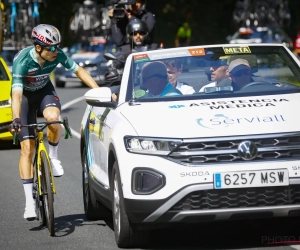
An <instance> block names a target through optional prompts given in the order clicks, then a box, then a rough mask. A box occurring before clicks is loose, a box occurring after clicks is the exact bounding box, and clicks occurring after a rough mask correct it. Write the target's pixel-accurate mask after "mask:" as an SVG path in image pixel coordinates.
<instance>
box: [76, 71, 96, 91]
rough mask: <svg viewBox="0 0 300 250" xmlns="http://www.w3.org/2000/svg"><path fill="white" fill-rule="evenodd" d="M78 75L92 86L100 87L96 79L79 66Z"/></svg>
mask: <svg viewBox="0 0 300 250" xmlns="http://www.w3.org/2000/svg"><path fill="white" fill-rule="evenodd" d="M75 74H76V75H77V77H78V78H79V79H80V80H81V81H83V82H84V83H85V84H86V85H87V86H89V87H90V88H99V86H98V84H97V83H96V82H95V80H94V79H93V78H92V77H91V76H90V74H89V73H88V72H87V71H86V70H85V69H84V68H82V67H80V66H78V69H77V70H76V71H75Z"/></svg>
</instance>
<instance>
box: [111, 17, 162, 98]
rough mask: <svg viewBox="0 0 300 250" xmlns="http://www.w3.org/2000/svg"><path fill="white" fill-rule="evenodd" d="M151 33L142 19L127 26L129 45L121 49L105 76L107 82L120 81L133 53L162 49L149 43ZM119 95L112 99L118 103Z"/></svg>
mask: <svg viewBox="0 0 300 250" xmlns="http://www.w3.org/2000/svg"><path fill="white" fill-rule="evenodd" d="M148 35H149V32H148V27H147V25H146V23H145V22H143V21H141V20H140V19H134V20H132V21H130V22H129V24H128V25H127V26H126V36H127V38H128V41H129V43H127V44H125V45H122V46H121V47H120V53H119V54H118V55H117V60H114V61H113V62H112V64H111V65H110V66H109V69H108V72H107V73H106V74H105V80H106V81H108V82H114V81H117V80H119V79H120V77H121V74H120V71H122V70H123V68H124V66H125V61H126V59H127V57H128V56H129V55H130V54H131V53H133V52H141V51H149V50H156V49H160V47H159V45H158V44H157V43H149V36H148ZM117 94H118V93H114V94H113V95H112V99H113V100H114V101H117Z"/></svg>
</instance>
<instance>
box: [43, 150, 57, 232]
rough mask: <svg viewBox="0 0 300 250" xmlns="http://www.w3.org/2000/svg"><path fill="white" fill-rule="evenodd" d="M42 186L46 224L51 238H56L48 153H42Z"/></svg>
mask: <svg viewBox="0 0 300 250" xmlns="http://www.w3.org/2000/svg"><path fill="white" fill-rule="evenodd" d="M40 156H41V174H42V175H41V185H42V193H43V208H44V212H45V216H46V224H47V227H48V230H49V234H50V236H54V206H53V202H54V200H53V192H52V182H51V176H50V167H51V166H50V164H49V162H48V160H47V157H46V152H45V151H44V150H42V151H41V155H40Z"/></svg>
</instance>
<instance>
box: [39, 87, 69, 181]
mask: <svg viewBox="0 0 300 250" xmlns="http://www.w3.org/2000/svg"><path fill="white" fill-rule="evenodd" d="M60 109H61V104H60V100H59V98H58V96H57V94H56V92H55V90H54V87H53V85H52V84H51V83H49V84H48V86H46V87H45V95H44V98H43V100H42V102H41V105H40V110H41V112H43V116H44V118H45V119H46V121H47V122H52V121H58V120H59V116H60ZM61 132H62V128H61V125H60V124H53V125H50V126H48V130H47V138H48V143H49V157H50V159H51V163H52V167H53V169H52V170H53V171H52V172H53V176H55V177H59V176H62V175H63V174H64V170H63V168H62V166H61V163H60V161H59V160H58V154H57V150H58V143H59V139H60V137H61Z"/></svg>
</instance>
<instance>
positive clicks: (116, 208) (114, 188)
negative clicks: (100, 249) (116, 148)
mask: <svg viewBox="0 0 300 250" xmlns="http://www.w3.org/2000/svg"><path fill="white" fill-rule="evenodd" d="M111 192H112V193H111V194H112V216H113V226H114V233H115V239H116V243H117V245H118V246H119V247H120V248H128V247H131V248H132V247H142V246H146V245H147V243H148V242H149V236H150V234H149V232H148V231H145V230H138V229H137V227H136V225H134V224H132V223H131V222H130V221H129V219H128V217H127V214H126V212H125V207H124V197H123V192H122V188H121V179H120V173H119V166H118V162H117V161H116V162H115V163H114V165H113V170H112V178H111ZM117 203H118V204H117Z"/></svg>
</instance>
